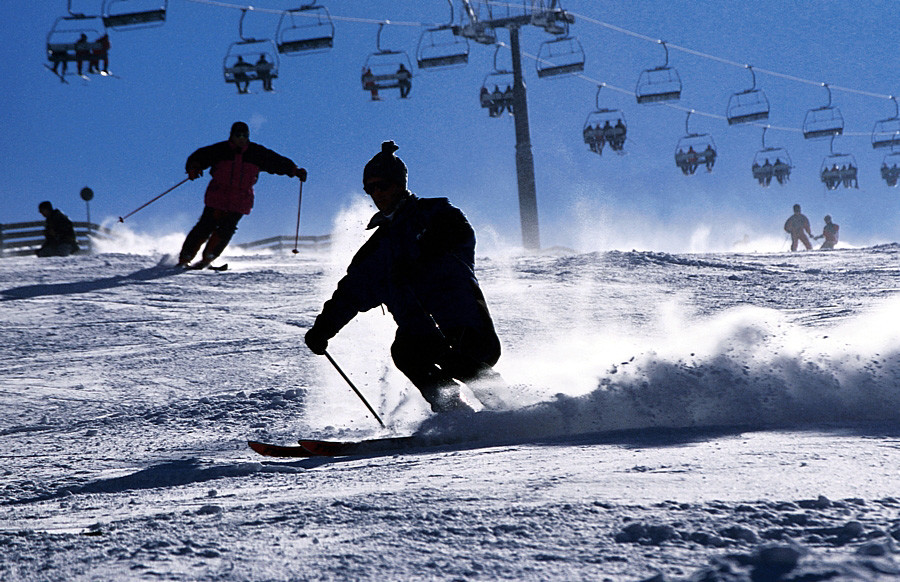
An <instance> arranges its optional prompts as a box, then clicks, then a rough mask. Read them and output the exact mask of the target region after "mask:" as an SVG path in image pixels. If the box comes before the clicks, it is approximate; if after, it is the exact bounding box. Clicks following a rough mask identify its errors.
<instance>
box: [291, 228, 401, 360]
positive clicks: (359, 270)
mask: <svg viewBox="0 0 900 582" xmlns="http://www.w3.org/2000/svg"><path fill="white" fill-rule="evenodd" d="M381 248H382V247H380V246H379V245H377V243H376V242H375V241H374V240H373V239H369V241H368V242H367V243H366V244H365V245H363V247H362V248H361V249H360V250H359V251H358V252H357V253H356V256H354V257H353V261H351V263H350V266H349V267H348V268H347V274H346V275H344V277H343V278H342V279H341V280H340V281H339V282H338V285H337V289H335V291H334V294H333V295H332V296H331V299H329V300H328V301H326V302H325V305H324V306H323V307H322V312H321V313H320V314H319V315H318V316H317V317H316V321H315V323H314V324H313V326H312V327H311V328H310V329H309V331H308V332H306V337H305V338H304V339H305V341H306V345H307V346H308V347H309V349H310V350H312V352H313V353H314V354H318V355H322V354H324V353H325V350H326V348H327V347H328V340H330V339H331V338H333V337H334V336H336V335H337V333H338V332H339V331H340V330H341V329H343V327H344V326H345V325H347V324H348V323H350V321H351V320H352V319H353V318H354V317H356V315H357V314H358V313H360V312H363V311H368V310H369V309H372V308H373V307H377V306H378V305H380V304H382V303H383V302H384V299H385V298H384V293H383V291H382V290H383V288H384V285H385V276H386V274H387V269H385V268H384V267H383V265H382V262H383V261H382V260H383V257H381V256H380V253H379V251H380V250H381Z"/></svg>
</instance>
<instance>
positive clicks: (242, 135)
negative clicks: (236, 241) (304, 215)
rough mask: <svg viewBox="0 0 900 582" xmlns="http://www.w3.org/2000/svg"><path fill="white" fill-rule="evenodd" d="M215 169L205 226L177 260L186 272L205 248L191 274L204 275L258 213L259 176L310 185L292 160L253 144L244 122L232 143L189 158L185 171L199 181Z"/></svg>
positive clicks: (202, 218) (199, 225) (190, 238)
mask: <svg viewBox="0 0 900 582" xmlns="http://www.w3.org/2000/svg"><path fill="white" fill-rule="evenodd" d="M207 168H210V176H211V177H212V179H211V180H210V182H209V186H207V187H206V196H205V197H204V204H205V207H204V209H203V214H202V215H201V216H200V220H198V221H197V224H196V225H194V228H192V229H191V232H189V233H188V235H187V238H186V239H185V241H184V245H183V246H182V247H181V253H180V255H179V258H178V265H179V266H180V267H187V266H188V265H189V264H190V262H191V261H192V260H193V259H194V255H196V254H197V251H199V250H200V247H201V246H203V243H206V247H205V248H204V249H203V257H202V258H201V260H200V261H198V262H197V263H196V264H194V265H193V266H191V268H197V269H202V268H205V267H207V266H208V265H209V264H210V263H211V262H213V261H214V260H215V259H216V257H218V256H219V255H220V254H222V251H224V250H225V247H227V246H228V242H229V241H230V240H231V237H232V235H233V234H234V232H235V230H237V223H238V221H239V220H240V219H241V218H243V216H244V215H245V214H250V210H251V209H252V208H253V185H254V184H256V180H257V179H258V178H259V173H260V171H263V172H268V173H270V174H279V175H282V176H289V177H291V178H300V181H301V182H305V181H306V170H305V169H303V168H298V167H297V164H295V163H294V162H292V161H291V160H290V159H288V158H286V157H284V156H282V155H279V154H277V153H275V152H273V151H272V150H270V149H267V148H265V147H263V146H261V145H259V144H257V143H253V142H251V141H250V128H249V127H247V124H246V123H244V122H243V121H237V122H235V123H234V124H233V125H232V126H231V135H230V136H229V138H228V140H227V141H221V142H218V143H214V144H212V145H209V146H206V147H202V148H200V149H198V150H197V151H195V152H194V153H192V154H191V155H190V156H188V159H187V162H186V163H185V170H186V171H187V174H188V178H190V179H191V180H196V179H197V178H199V177H200V176H202V175H203V170H205V169H207Z"/></svg>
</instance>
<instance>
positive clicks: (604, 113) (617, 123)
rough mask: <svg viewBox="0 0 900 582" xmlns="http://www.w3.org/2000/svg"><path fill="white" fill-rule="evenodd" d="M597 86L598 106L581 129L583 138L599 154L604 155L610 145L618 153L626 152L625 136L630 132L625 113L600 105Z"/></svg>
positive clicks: (601, 86) (600, 87)
mask: <svg viewBox="0 0 900 582" xmlns="http://www.w3.org/2000/svg"><path fill="white" fill-rule="evenodd" d="M602 88H603V85H600V86H599V87H597V97H596V101H597V108H596V109H595V110H594V111H592V112H591V113H589V114H588V116H587V119H585V121H584V126H583V127H582V130H581V135H582V139H583V140H584V143H586V144H587V145H588V147H589V148H590V150H591V151H592V152H594V153H595V154H597V155H603V147H604V146H606V145H609V147H610V149H611V150H613V151H614V152H616V153H617V154H620V155H621V154H624V153H625V149H624V148H625V138H626V135H627V132H628V124H627V123H625V115H624V114H623V113H622V111H621V110H619V109H609V108H606V107H600V89H602Z"/></svg>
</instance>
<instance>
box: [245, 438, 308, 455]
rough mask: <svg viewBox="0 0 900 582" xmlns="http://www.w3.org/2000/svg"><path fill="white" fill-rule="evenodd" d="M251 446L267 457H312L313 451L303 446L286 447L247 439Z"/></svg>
mask: <svg viewBox="0 0 900 582" xmlns="http://www.w3.org/2000/svg"><path fill="white" fill-rule="evenodd" d="M247 444H248V445H250V448H251V449H253V450H254V451H256V452H257V453H259V454H260V455H264V456H266V457H312V456H313V455H312V453H310V452H309V451H308V450H306V449H304V448H303V447H301V446H299V445H298V446H293V447H285V446H282V445H272V444H269V443H260V442H257V441H247Z"/></svg>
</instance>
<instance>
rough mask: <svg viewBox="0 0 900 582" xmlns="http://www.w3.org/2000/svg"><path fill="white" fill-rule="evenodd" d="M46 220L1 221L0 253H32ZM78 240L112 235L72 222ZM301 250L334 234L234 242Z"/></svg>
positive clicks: (87, 247) (318, 246)
mask: <svg viewBox="0 0 900 582" xmlns="http://www.w3.org/2000/svg"><path fill="white" fill-rule="evenodd" d="M44 224H45V223H44V221H39V222H15V223H9V224H0V257H16V256H23V255H33V254H34V253H35V251H36V250H38V249H39V248H41V245H43V244H44ZM72 224H73V225H74V226H75V240H77V241H78V246H80V247H81V252H88V253H89V252H91V250H92V248H93V240H92V238H97V237H103V238H106V237H108V236H109V235H110V231H109V230H108V229H106V228H103V227H101V226H97V225H96V224H94V223H91V222H73V223H72ZM295 242H296V248H297V250H301V251H310V250H311V251H327V250H328V249H329V248H331V235H329V234H325V235H321V236H301V237H300V238H299V239H298V240H295V238H294V237H293V236H273V237H270V238H265V239H262V240H257V241H253V242H249V243H243V244H239V245H234V246H236V247H238V248H241V249H244V250H251V251H252V250H267V251H278V252H280V251H285V250H293V249H294V248H295Z"/></svg>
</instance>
